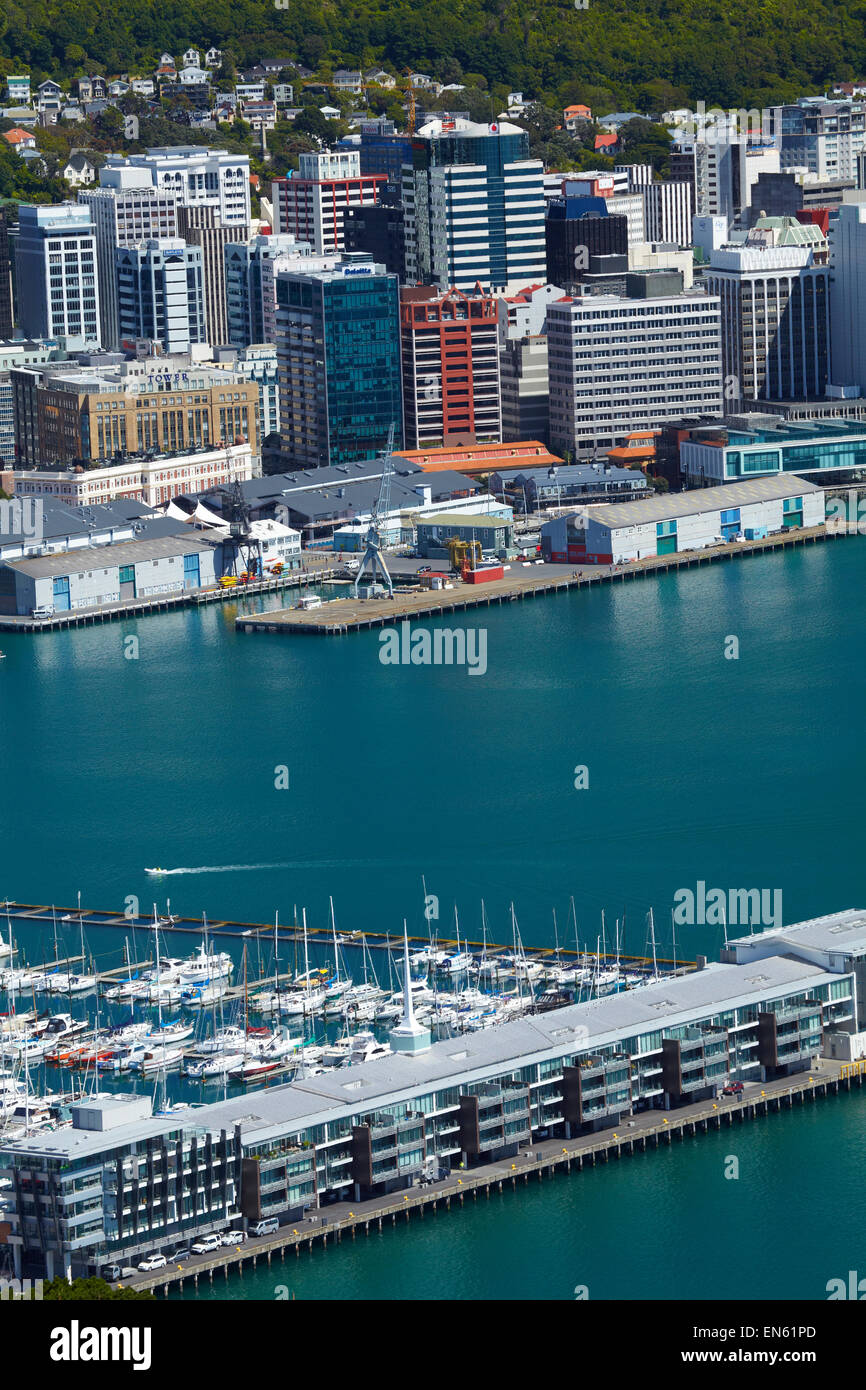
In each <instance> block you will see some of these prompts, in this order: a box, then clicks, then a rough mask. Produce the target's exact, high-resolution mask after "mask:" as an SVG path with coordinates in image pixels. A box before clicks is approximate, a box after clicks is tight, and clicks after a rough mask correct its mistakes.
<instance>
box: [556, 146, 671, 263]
mask: <svg viewBox="0 0 866 1390" xmlns="http://www.w3.org/2000/svg"><path fill="white" fill-rule="evenodd" d="M562 191H563V196H564V198H565V202H566V206H568V204H569V201H570V200H571V199H576V200H578V202H577V204H576V205H577V206H579V205H580V200H582V199H591V200H597V199H600V200H601V203H602V205H603V207H605V208H606V209H607V215H608V216H609V217H624V218H625V219H626V226H627V232H628V236H627V242H628V245H629V246H633V245H635V244H636V243H637V242H640V241H646V240H647V236H648V233H647V229H646V224H645V220H644V199H643V190H637V191H631V190H630V188H629V184H628V180H627V179H626V180H625V181H623V180H622V178H621V176H617V175H615V174H605V173H593V172H588V173H584V174H574V175H571V176H570V177H567V178H566V179H565V180H564V181H563V185H562ZM586 206H588V205H586ZM551 278H552V279H555V278H556V276H555V274H554V272H553V271H552V270H551Z"/></svg>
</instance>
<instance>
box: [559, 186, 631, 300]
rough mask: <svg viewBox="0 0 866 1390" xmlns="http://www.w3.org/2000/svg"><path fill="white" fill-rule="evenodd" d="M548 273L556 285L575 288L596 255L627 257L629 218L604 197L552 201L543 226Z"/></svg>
mask: <svg viewBox="0 0 866 1390" xmlns="http://www.w3.org/2000/svg"><path fill="white" fill-rule="evenodd" d="M545 235H546V238H547V270H548V274H549V276H550V279H551V280H552V281H553V283H554V284H556V285H564V286H569V285H576V284H579V283H580V281H581V280H583V279H584V278H585V276H586V274H587V272H588V271H589V269H590V264H591V262H592V261H593V260H594V259H595V258H596V257H599V256H626V255H627V254H628V248H629V235H628V219H627V217H626V216H625V214H624V213H616V214H612V213H611V212H610V208H609V206H608V200H607V199H606V198H553V199H551V201H550V202H549V203H548V205H547V220H546V223H545Z"/></svg>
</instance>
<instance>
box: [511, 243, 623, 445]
mask: <svg viewBox="0 0 866 1390" xmlns="http://www.w3.org/2000/svg"><path fill="white" fill-rule="evenodd" d="M624 236H625V226H624V225H623V237H624ZM564 293H565V291H564V290H562V289H560V288H559V286H558V285H528V286H527V287H526V289H524V290H519V291H518V293H517V294H515V295H509V296H508V297H507V298H504V299H500V300H499V302H498V315H499V378H500V386H501V391H502V438H503V440H506V441H508V440H522V439H539V440H541V441H542V443H544V444H546V443H547V442H548V435H549V433H550V383H549V379H548V357H547V308H548V305H549V304H551V303H553V302H554V301H555V300H557V299H562V298H563V295H564Z"/></svg>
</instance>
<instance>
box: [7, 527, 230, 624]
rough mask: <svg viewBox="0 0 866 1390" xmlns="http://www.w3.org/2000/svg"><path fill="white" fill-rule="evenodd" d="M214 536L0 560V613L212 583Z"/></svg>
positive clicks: (66, 608)
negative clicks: (0, 561) (212, 537)
mask: <svg viewBox="0 0 866 1390" xmlns="http://www.w3.org/2000/svg"><path fill="white" fill-rule="evenodd" d="M219 556H220V545H219V542H218V541H215V540H209V539H205V538H203V537H202V536H201V535H196V534H195V533H193V532H189V533H188V534H186V535H172V536H164V537H162V538H161V539H157V538H155V537H151V538H149V539H147V540H135V541H120V542H118V544H116V545H109V546H105V547H104V548H103V549H101V550H99V551H94V550H93V549H91V548H88V550H87V552H86V553H84V552H82V553H78V552H77V551H74V550H70V551H66V552H63V553H61V554H57V555H41V556H38V557H34V558H32V559H25V560H5V561H3V562H2V563H0V613H17V614H23V615H26V614H30V613H32V611H33V610H34V609H35V608H53V609H54V611H55V612H56V613H67V612H79V611H80V610H81V609H86V608H95V607H96V606H98V605H99V604H104V603H118V602H121V601H122V600H124V599H134V598H152V597H154V596H156V595H159V594H173V593H182V592H183V590H184V589H202V588H208V587H212V586H213V585H214V584H215V583H216V581H217V579H218V577H219V573H220V570H219Z"/></svg>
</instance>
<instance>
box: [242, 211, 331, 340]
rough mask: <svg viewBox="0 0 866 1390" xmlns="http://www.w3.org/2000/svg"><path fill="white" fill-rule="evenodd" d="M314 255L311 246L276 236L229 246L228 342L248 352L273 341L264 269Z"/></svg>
mask: <svg viewBox="0 0 866 1390" xmlns="http://www.w3.org/2000/svg"><path fill="white" fill-rule="evenodd" d="M310 251H311V247H310V245H309V243H307V242H303V241H296V240H295V238H294V237H293V236H289V235H276V234H274V235H272V236H254V237H251V238H250V240H249V241H240V242H229V243H228V244H227V245H226V246H225V248H224V254H225V277H226V309H227V314H228V337H227V340H226V341H227V342H229V343H231V344H232V346H233V347H237V348H245V347H249V345H250V344H251V343H267V342H270V341H271V339H270V338H269V337H268V330H269V328H270V329H271V330H272V324H267V323H266V321H265V305H264V299H263V293H262V292H263V287H264V285H263V280H262V266H263V264H264V262H265V261H274V260H276V259H278V258H279V257H281V256H289V255H294V256H296V257H298V258H301V257H303V256H309V255H310ZM272 283H273V282H272V281H271V284H272Z"/></svg>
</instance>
